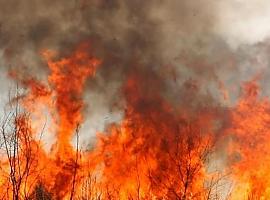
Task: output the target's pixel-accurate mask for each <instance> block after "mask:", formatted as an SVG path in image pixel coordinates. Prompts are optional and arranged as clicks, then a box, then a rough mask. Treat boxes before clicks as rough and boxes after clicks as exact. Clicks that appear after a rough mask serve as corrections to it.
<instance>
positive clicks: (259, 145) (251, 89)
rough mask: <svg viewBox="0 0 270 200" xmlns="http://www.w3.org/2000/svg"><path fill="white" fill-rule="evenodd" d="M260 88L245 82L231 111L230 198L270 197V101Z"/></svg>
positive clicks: (256, 84) (254, 83)
mask: <svg viewBox="0 0 270 200" xmlns="http://www.w3.org/2000/svg"><path fill="white" fill-rule="evenodd" d="M259 92H260V88H259V85H258V83H257V82H256V81H255V80H254V81H251V82H248V83H246V84H245V85H244V95H243V97H242V99H241V100H240V101H239V103H238V105H237V106H236V108H235V110H234V111H233V113H232V129H231V130H230V132H231V134H232V137H233V140H234V142H233V143H232V144H231V146H230V152H231V153H232V155H233V156H232V157H236V158H234V159H235V161H234V164H233V175H234V178H235V179H236V181H237V182H236V184H237V185H236V187H235V192H233V194H232V199H242V198H246V199H261V200H262V199H269V198H270V182H269V180H270V179H269V177H270V171H269V169H268V166H269V161H270V154H269V145H270V143H269V136H270V135H269V134H270V129H269V122H270V113H269V109H270V102H269V100H268V99H267V98H260V97H259Z"/></svg>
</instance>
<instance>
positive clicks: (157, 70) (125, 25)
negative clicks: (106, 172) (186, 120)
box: [0, 0, 270, 140]
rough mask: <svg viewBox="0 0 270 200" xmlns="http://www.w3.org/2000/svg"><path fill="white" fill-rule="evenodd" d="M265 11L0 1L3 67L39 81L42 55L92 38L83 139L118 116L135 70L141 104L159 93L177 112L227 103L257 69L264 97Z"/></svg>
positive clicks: (189, 4)
mask: <svg viewBox="0 0 270 200" xmlns="http://www.w3.org/2000/svg"><path fill="white" fill-rule="evenodd" d="M255 4H256V5H255ZM269 8H270V4H269V3H268V2H267V1H266V0H260V1H259V3H257V2H256V3H255V2H251V1H237V0H230V1H225V0H223V1H218V2H217V1H212V0H204V1H203V0H181V1H178V0H170V1H162V0H149V1H143V0H135V1H128V0H92V1H91V0H70V1H63V0H62V1H52V0H45V1H38V0H27V1H18V0H10V1H4V0H1V1H0V48H1V52H3V55H2V57H1V60H2V61H3V63H2V62H1V66H3V69H4V70H5V71H8V70H10V69H15V70H16V71H17V72H18V73H21V74H22V75H24V76H26V77H27V76H32V77H35V78H37V79H42V78H44V77H45V76H46V75H47V74H48V73H49V72H48V68H47V67H46V64H45V63H44V61H43V60H42V58H41V56H40V52H41V51H42V50H44V49H52V50H56V51H57V52H59V57H61V56H65V55H68V54H69V53H70V52H71V51H72V50H73V49H74V48H75V47H76V45H77V44H78V43H79V42H81V41H85V40H87V41H90V43H91V45H92V46H91V49H92V53H93V54H94V55H95V56H96V57H98V58H99V59H101V60H102V66H101V67H100V69H99V70H98V72H97V74H96V77H95V78H94V79H92V80H89V81H88V83H87V91H86V93H85V101H86V103H87V107H86V108H85V113H86V120H85V121H86V123H85V124H84V126H83V132H86V131H89V129H90V130H91V134H89V133H87V134H85V137H86V138H87V139H86V140H88V139H89V137H90V138H92V137H93V135H94V134H95V132H96V131H102V130H103V129H104V128H105V127H106V125H107V124H110V123H112V122H115V121H118V120H120V119H121V117H122V116H123V114H124V109H125V104H126V102H125V94H124V93H123V88H122V87H123V83H124V82H126V81H127V79H128V77H129V76H130V74H132V73H137V74H140V76H142V77H143V78H142V79H140V81H141V83H140V87H141V92H142V99H143V97H144V96H146V97H147V96H149V95H151V94H153V91H158V93H159V94H160V95H161V96H162V97H163V98H165V99H166V100H167V101H169V102H170V103H171V104H172V105H174V106H175V109H176V112H177V111H179V110H177V108H178V107H179V105H181V106H185V107H190V109H191V110H193V111H195V110H200V109H203V108H204V107H207V106H212V107H221V108H220V109H221V110H223V108H222V106H224V105H226V106H232V105H233V104H234V102H235V101H236V99H237V98H238V96H239V92H240V89H241V87H240V85H241V83H242V82H243V81H246V80H249V79H251V78H252V77H254V76H255V75H258V72H259V73H260V74H263V75H262V76H261V81H262V83H263V84H262V88H263V90H262V92H263V94H265V95H267V94H268V92H267V88H266V85H268V81H267V80H268V77H269V75H270V74H269V72H268V70H267V68H268V64H269V59H268V52H269V47H268V46H269V45H268V40H267V38H268V36H269V33H270V31H269V28H268V26H267V25H266V22H267V19H268V18H269V17H268V16H269V14H268V10H269ZM151 100H153V98H151ZM146 105H147V104H146ZM157 106H158V105H157ZM219 112H221V113H223V114H224V112H223V111H219ZM195 113H196V112H195Z"/></svg>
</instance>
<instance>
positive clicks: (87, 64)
mask: <svg viewBox="0 0 270 200" xmlns="http://www.w3.org/2000/svg"><path fill="white" fill-rule="evenodd" d="M89 52H90V46H89V44H88V43H82V44H81V45H79V46H78V48H76V49H75V51H74V52H73V53H71V54H70V55H69V56H66V57H64V58H57V57H58V56H57V53H56V52H51V51H48V50H46V51H44V52H43V53H42V55H43V58H44V59H45V61H46V63H47V65H46V66H47V67H48V70H49V74H48V77H47V78H46V80H38V79H37V78H35V77H33V76H25V75H24V76H21V75H19V74H16V73H15V72H12V73H11V75H12V77H13V78H14V79H16V80H17V81H19V82H20V84H21V85H22V86H24V87H25V88H27V92H26V93H24V94H23V95H18V96H16V98H15V99H13V100H12V101H11V105H15V112H14V113H13V114H12V117H11V119H12V120H7V121H6V123H4V125H3V126H2V130H1V131H2V137H3V139H4V141H5V143H4V146H5V151H4V153H6V154H7V155H6V156H3V157H2V158H1V174H0V177H1V178H0V189H1V193H2V196H3V199H25V198H27V199H40V198H41V197H40V195H42V196H43V197H45V198H46V199H70V200H71V199H91V200H95V199H102V200H103V199H104V200H105V199H112V200H114V199H121V200H126V199H138V200H150V199H151V200H152V199H168V200H169V199H181V200H187V199H195V200H196V199H197V200H204V199H205V200H206V199H216V198H223V197H222V194H223V193H222V192H219V190H218V189H214V188H218V187H219V181H220V180H219V176H218V175H217V174H215V173H211V172H209V163H210V162H209V160H210V159H211V156H212V152H213V151H214V150H216V149H217V147H216V146H215V144H217V143H219V142H220V141H219V140H220V138H224V137H223V136H226V137H229V138H230V143H229V146H228V149H227V153H228V158H229V161H228V166H225V167H224V168H225V169H224V171H232V175H231V176H230V180H231V181H232V182H233V183H234V187H233V188H232V192H231V194H230V195H229V196H228V197H226V198H227V199H232V200H235V199H261V200H262V199H269V198H270V181H269V180H270V179H269V177H270V173H269V170H268V165H269V161H270V156H269V152H270V151H269V145H270V143H269V130H270V129H269V125H268V124H269V122H270V114H269V110H270V102H269V100H268V99H267V98H260V97H259V85H258V84H257V81H256V80H254V81H251V82H249V83H246V84H245V86H244V91H245V92H244V95H242V97H241V98H240V100H239V102H238V103H237V105H236V106H235V107H233V108H231V109H230V110H229V111H228V112H229V116H230V119H229V120H230V123H229V125H228V126H227V127H226V128H224V127H219V124H220V123H221V121H222V120H223V119H222V117H220V114H218V107H215V106H209V105H204V106H199V107H196V110H194V109H193V108H192V105H190V107H188V106H187V107H185V106H182V105H179V106H177V105H176V106H175V105H171V103H170V101H169V100H168V99H166V98H165V97H164V95H163V94H162V93H161V91H160V90H159V89H160V88H162V87H163V86H164V85H163V84H164V83H163V81H162V78H163V77H161V76H159V75H158V74H156V73H153V71H151V69H149V70H148V69H141V68H140V67H138V66H133V68H132V69H130V70H129V71H128V73H127V77H126V79H125V80H124V82H123V86H122V88H121V92H122V94H123V97H124V99H125V103H126V104H125V110H124V117H123V119H122V121H121V122H119V123H117V124H111V125H110V126H108V127H107V128H106V130H105V131H104V133H98V134H97V142H96V144H95V145H94V146H93V147H92V149H91V150H89V149H84V150H82V149H80V148H79V146H78V145H79V144H78V143H77V144H76V145H72V139H74V137H75V138H76V140H77V141H76V142H78V138H79V137H80V135H79V134H80V133H79V127H80V125H81V124H82V123H83V122H84V118H85V117H84V116H83V109H84V106H85V102H84V100H83V92H84V88H85V84H86V81H87V79H89V78H94V76H95V73H96V71H97V70H98V67H99V65H100V64H101V61H100V60H99V59H97V58H95V57H94V56H92V55H91V53H89ZM149 77H151V78H149ZM145 85H148V86H153V85H154V86H155V87H156V88H159V89H157V90H155V89H153V88H154V87H145ZM184 85H185V86H186V87H187V88H188V89H190V90H197V89H198V87H197V85H196V86H194V85H192V87H190V84H189V83H185V84H184ZM221 89H222V90H224V88H223V87H222V88H221ZM44 110H45V111H46V112H47V114H48V115H49V118H50V123H49V126H50V127H49V128H48V129H46V130H44V131H48V132H49V134H54V136H55V141H51V143H52V145H51V148H50V149H49V151H48V150H46V149H45V147H44V142H45V141H44V140H42V139H41V137H42V134H41V135H39V134H38V133H39V132H40V129H42V127H43V125H44V123H43V122H42V119H43V118H44ZM227 120H228V119H227ZM10 122H12V123H11V124H10ZM8 126H9V128H7V127H8Z"/></svg>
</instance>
